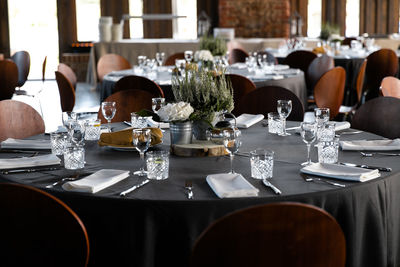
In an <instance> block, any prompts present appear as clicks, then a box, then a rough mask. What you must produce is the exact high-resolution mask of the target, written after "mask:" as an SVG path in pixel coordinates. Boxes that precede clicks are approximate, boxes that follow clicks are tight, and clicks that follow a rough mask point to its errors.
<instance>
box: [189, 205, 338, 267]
mask: <svg viewBox="0 0 400 267" xmlns="http://www.w3.org/2000/svg"><path fill="white" fill-rule="evenodd" d="M345 260H346V241H345V238H344V234H343V231H342V229H341V228H340V226H339V224H338V223H337V222H336V220H335V219H334V218H333V217H332V216H331V215H330V214H328V213H327V212H326V211H324V210H322V209H320V208H317V207H314V206H311V205H306V204H301V203H293V202H287V203H274V204H267V205H262V206H255V207H251V208H247V209H243V210H239V211H236V212H233V213H231V214H228V215H226V216H224V217H222V218H221V219H219V220H217V221H216V222H214V223H213V224H211V225H210V226H209V227H208V228H207V229H206V230H205V231H204V232H203V233H202V234H201V235H200V237H199V238H198V239H197V241H196V243H195V245H194V248H193V251H192V257H191V267H200V266H208V267H214V266H218V267H228V266H229V267H236V266H237V267H239V266H240V267H243V266H252V267H264V266H275V267H281V266H282V267H287V266H291V267H297V266H302V267H303V266H307V267H321V266H326V267H343V266H345Z"/></svg>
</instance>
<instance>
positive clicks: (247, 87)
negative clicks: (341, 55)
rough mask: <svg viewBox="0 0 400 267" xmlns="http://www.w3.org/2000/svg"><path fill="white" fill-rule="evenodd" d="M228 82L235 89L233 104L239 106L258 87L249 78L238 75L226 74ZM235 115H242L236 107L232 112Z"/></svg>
mask: <svg viewBox="0 0 400 267" xmlns="http://www.w3.org/2000/svg"><path fill="white" fill-rule="evenodd" d="M225 77H226V80H227V81H230V82H231V84H232V89H233V103H234V105H235V106H236V105H238V104H239V102H240V100H241V99H242V97H243V96H244V95H246V94H248V93H250V92H251V91H254V90H255V89H256V85H255V84H254V83H253V82H252V81H251V80H250V79H248V78H246V77H245V76H242V75H238V74H226V76H225ZM232 113H233V114H235V115H240V114H238V113H237V111H236V107H235V108H234V109H233V110H232Z"/></svg>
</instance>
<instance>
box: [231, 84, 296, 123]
mask: <svg viewBox="0 0 400 267" xmlns="http://www.w3.org/2000/svg"><path fill="white" fill-rule="evenodd" d="M280 99H285V100H292V112H290V115H289V117H288V120H292V121H303V117H304V107H303V104H302V103H301V101H300V99H299V98H298V97H297V96H296V95H295V94H294V93H293V92H291V91H289V90H288V89H285V88H283V87H279V86H265V87H260V88H257V89H256V90H254V91H251V92H250V93H248V94H246V95H245V96H243V97H242V99H241V100H240V101H239V104H238V106H237V112H238V115H240V114H243V113H249V114H263V115H264V116H265V118H267V117H268V113H269V112H276V111H277V109H276V106H277V101H278V100H280Z"/></svg>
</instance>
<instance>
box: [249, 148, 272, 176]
mask: <svg viewBox="0 0 400 267" xmlns="http://www.w3.org/2000/svg"><path fill="white" fill-rule="evenodd" d="M250 167H251V177H253V178H254V179H267V178H271V177H272V173H273V168H274V151H272V150H265V149H262V148H257V149H256V150H253V151H250Z"/></svg>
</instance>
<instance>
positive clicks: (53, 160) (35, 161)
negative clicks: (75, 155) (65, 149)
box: [0, 154, 61, 169]
mask: <svg viewBox="0 0 400 267" xmlns="http://www.w3.org/2000/svg"><path fill="white" fill-rule="evenodd" d="M60 162H61V160H60V159H59V158H58V157H57V156H56V155H54V154H48V155H41V156H36V157H22V158H13V159H0V169H16V168H27V167H38V166H49V165H59V164H60Z"/></svg>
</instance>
